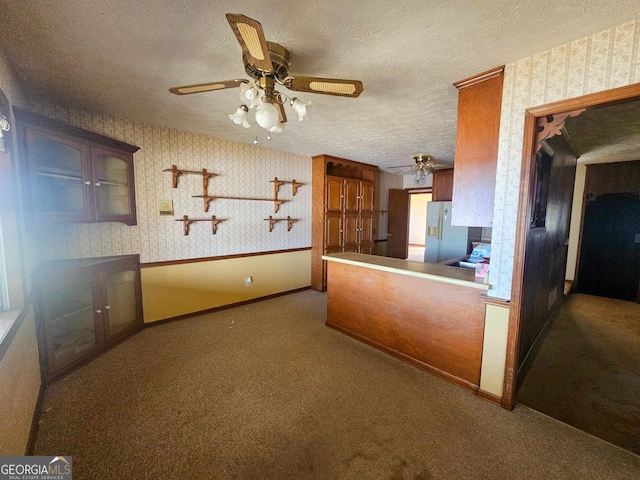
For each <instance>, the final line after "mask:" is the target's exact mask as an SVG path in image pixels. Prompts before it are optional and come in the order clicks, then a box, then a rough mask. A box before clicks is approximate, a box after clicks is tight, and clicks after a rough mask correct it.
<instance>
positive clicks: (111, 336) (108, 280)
mask: <svg viewBox="0 0 640 480" xmlns="http://www.w3.org/2000/svg"><path fill="white" fill-rule="evenodd" d="M33 291H34V306H35V312H36V325H37V331H38V347H39V351H40V360H41V366H42V369H41V370H42V375H43V379H44V381H45V382H46V383H51V382H52V381H54V380H56V379H58V378H60V377H61V376H63V375H66V374H68V373H69V372H70V371H72V370H73V369H75V368H77V367H79V366H81V365H83V364H85V363H87V362H88V361H89V360H91V359H93V358H95V357H96V356H98V355H99V354H101V353H103V352H104V351H106V350H107V349H108V348H110V347H112V346H113V345H115V344H116V343H118V342H120V341H122V340H123V339H125V338H127V337H128V336H130V335H131V334H133V333H135V332H137V331H138V330H139V329H140V328H142V327H143V321H142V296H141V295H142V294H141V286H140V267H139V257H138V255H126V256H119V257H100V258H86V259H76V260H61V261H53V262H45V263H43V264H42V265H41V266H40V267H39V268H38V269H36V271H35V272H34V274H33Z"/></svg>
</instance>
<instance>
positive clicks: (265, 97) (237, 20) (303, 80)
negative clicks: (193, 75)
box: [169, 13, 363, 132]
mask: <svg viewBox="0 0 640 480" xmlns="http://www.w3.org/2000/svg"><path fill="white" fill-rule="evenodd" d="M226 17H227V20H228V22H229V24H230V25H231V29H232V30H233V33H235V35H236V38H237V39H238V43H240V47H241V48H242V61H243V63H244V69H245V72H246V73H247V75H249V76H250V77H251V80H246V79H234V80H225V81H220V82H210V83H199V84H195V85H185V86H181V87H172V88H170V89H169V91H170V92H171V93H174V94H176V95H189V94H192V93H201V92H210V91H214V90H224V89H227V88H235V87H240V100H241V101H243V102H244V104H242V105H240V107H238V110H237V111H236V112H235V113H234V114H232V115H229V117H230V118H231V120H233V121H234V123H236V124H238V125H242V126H243V127H245V128H249V127H250V125H249V123H248V122H247V114H248V112H249V109H252V108H254V107H255V108H256V122H257V123H258V125H260V126H261V127H263V128H265V129H266V130H268V131H269V132H280V131H281V130H282V126H283V124H284V123H285V122H286V121H287V116H286V113H285V110H284V104H285V103H287V102H288V103H289V104H290V105H291V107H292V108H293V109H294V110H295V112H296V113H297V114H298V118H299V120H300V121H302V119H303V117H304V115H305V114H306V107H307V105H308V103H305V102H303V101H302V100H300V99H299V98H297V97H289V96H288V95H286V94H283V93H280V92H278V91H277V90H276V89H275V88H276V84H278V85H282V86H284V87H286V88H288V89H289V90H293V91H295V92H307V93H319V94H323V95H337V96H341V97H357V96H359V95H360V93H362V89H363V88H362V82H361V81H359V80H344V79H339V78H320V77H303V76H291V75H289V66H290V55H289V51H288V50H287V49H286V48H284V47H283V46H281V45H278V44H277V43H273V42H268V41H267V40H266V39H265V36H264V32H263V30H262V25H261V24H260V22H258V21H257V20H254V19H252V18H249V17H247V16H245V15H241V14H235V13H227V15H226Z"/></svg>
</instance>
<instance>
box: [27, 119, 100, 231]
mask: <svg viewBox="0 0 640 480" xmlns="http://www.w3.org/2000/svg"><path fill="white" fill-rule="evenodd" d="M27 148H28V149H29V155H28V157H29V164H30V171H31V178H32V181H31V198H32V203H33V205H32V207H33V211H34V213H35V214H36V215H39V216H40V217H42V218H41V219H44V220H53V219H57V220H60V219H68V220H83V219H88V218H90V215H91V205H90V202H87V195H88V192H87V189H90V188H91V181H90V179H89V178H85V177H86V176H87V175H86V173H85V172H86V161H87V157H88V148H87V146H86V145H83V144H81V143H78V142H75V141H73V140H68V139H64V138H60V137H54V136H52V135H48V134H46V133H44V132H40V131H37V130H27Z"/></svg>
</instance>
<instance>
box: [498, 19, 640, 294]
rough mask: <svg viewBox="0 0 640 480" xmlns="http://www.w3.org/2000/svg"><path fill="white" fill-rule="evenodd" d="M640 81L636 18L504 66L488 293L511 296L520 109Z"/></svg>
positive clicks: (522, 113) (639, 36) (639, 34)
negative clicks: (490, 286) (490, 285)
mask: <svg viewBox="0 0 640 480" xmlns="http://www.w3.org/2000/svg"><path fill="white" fill-rule="evenodd" d="M637 82H640V19H636V20H633V21H630V22H627V23H625V24H623V25H620V26H618V27H615V28H611V29H609V30H605V31H603V32H600V33H597V34H595V35H591V36H589V37H585V38H582V39H579V40H576V41H574V42H571V43H569V44H566V45H561V46H559V47H556V48H553V49H551V50H548V51H546V52H542V53H539V54H537V55H534V56H531V57H527V58H524V59H522V60H519V61H517V62H514V63H510V64H508V65H506V67H505V77H504V90H503V94H502V114H501V118H500V139H499V148H498V167H497V178H496V194H495V206H494V213H493V231H492V249H491V250H492V258H491V268H492V271H491V284H492V288H491V290H490V291H489V295H491V296H494V297H499V298H504V299H508V298H510V295H511V281H512V276H513V261H514V256H515V238H516V223H517V214H518V200H519V198H520V195H521V192H520V173H521V164H522V146H523V140H524V138H523V132H524V117H525V110H526V109H527V108H530V107H534V106H539V105H545V104H548V103H552V102H556V101H560V100H565V99H568V98H574V97H579V96H582V95H586V94H589V93H595V92H600V91H604V90H609V89H612V88H616V87H621V86H625V85H630V84H633V83H637Z"/></svg>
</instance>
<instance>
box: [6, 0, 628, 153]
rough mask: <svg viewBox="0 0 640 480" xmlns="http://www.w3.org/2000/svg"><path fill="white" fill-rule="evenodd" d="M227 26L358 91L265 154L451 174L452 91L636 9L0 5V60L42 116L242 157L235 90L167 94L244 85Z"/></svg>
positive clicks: (321, 103) (317, 98)
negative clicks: (358, 84) (152, 130)
mask: <svg viewBox="0 0 640 480" xmlns="http://www.w3.org/2000/svg"><path fill="white" fill-rule="evenodd" d="M225 13H243V14H245V15H248V16H250V17H252V18H255V19H257V20H258V21H260V22H261V23H262V25H263V29H264V31H265V35H266V37H267V40H270V41H274V42H277V43H280V44H281V45H283V46H285V47H286V48H287V49H289V51H290V52H291V55H292V59H291V70H290V72H291V74H292V75H310V76H319V77H334V78H348V79H359V80H362V81H363V83H364V92H363V93H362V95H361V96H360V97H359V98H357V99H351V98H341V97H332V96H327V95H314V94H302V95H300V97H302V98H303V99H304V100H307V101H311V102H312V105H311V107H310V108H309V113H308V115H307V118H306V119H305V120H304V121H303V122H298V121H297V119H296V118H294V115H293V114H290V115H289V122H288V125H287V127H286V129H285V131H284V132H282V133H280V134H274V135H273V139H272V140H270V141H267V140H266V138H265V134H266V132H265V131H264V130H262V129H258V130H259V131H258V135H259V141H260V142H261V143H262V144H263V145H264V146H268V147H271V148H275V149H278V150H283V151H288V152H294V153H298V154H301V155H307V156H311V155H316V154H320V153H328V154H332V155H336V156H340V157H345V158H350V159H353V160H359V161H363V162H367V163H373V164H377V165H380V166H392V165H404V164H408V163H411V162H412V160H411V156H412V155H413V154H415V153H419V152H426V153H430V154H432V155H433V156H434V157H435V159H436V161H437V162H441V163H442V162H444V163H450V162H453V160H454V145H455V124H456V103H457V91H456V89H455V88H454V87H453V86H452V83H453V82H455V81H457V80H460V79H463V78H467V77H470V76H473V75H475V74H478V73H481V72H483V71H486V70H489V69H491V68H494V67H496V66H499V65H503V64H507V63H510V62H513V61H515V60H518V59H520V58H524V57H527V56H529V55H532V54H535V53H538V52H542V51H544V50H547V49H549V48H552V47H555V46H558V45H562V44H564V43H567V42H570V41H573V40H576V39H579V38H582V37H584V36H587V35H590V34H593V33H596V32H599V31H601V30H604V29H606V28H610V27H613V26H616V25H619V24H622V23H624V22H626V21H628V20H631V19H633V18H636V17H638V16H640V2H638V0H617V1H612V0H586V1H582V0H563V1H558V0H556V1H545V0H539V1H520V2H514V1H512V0H496V1H488V0H485V1H479V0H469V1H461V0H458V1H456V0H448V1H426V0H415V1H414V0H404V1H402V0H400V1H396V2H389V1H388V0H371V1H368V2H364V1H362V2H353V1H351V2H346V1H344V0H323V1H322V2H316V1H313V2H311V1H308V0H298V1H296V2H294V1H291V0H289V1H282V0H272V1H270V2H256V1H255V0H254V1H244V0H236V1H233V2H230V1H214V0H211V1H187V0H182V1H180V0H171V1H169V0H137V1H130V0H65V1H64V2H62V1H54V2H52V1H50V0H30V1H28V2H25V1H18V0H0V31H2V37H1V38H2V43H1V44H0V49H2V50H3V51H4V53H5V56H6V57H7V59H8V61H9V62H10V63H11V65H12V66H13V68H14V70H15V72H16V74H17V75H18V77H19V79H20V81H21V83H22V84H23V85H24V86H25V87H26V89H27V91H29V92H33V93H35V94H41V95H46V97H47V98H49V99H50V100H53V101H54V102H57V103H61V104H64V105H69V106H73V107H77V108H81V109H84V110H89V111H95V112H99V113H104V114H107V115H113V116H119V117H124V118H127V119H131V120H134V121H138V122H144V123H152V124H156V125H162V126H167V127H171V128H176V129H183V130H188V131H192V132H198V133H203V134H206V135H212V136H215V137H220V138H225V139H229V140H233V141H237V142H241V143H251V142H252V141H253V138H254V135H255V134H256V129H255V128H251V129H243V128H241V127H239V126H236V125H234V124H233V123H232V122H231V121H230V120H229V118H228V115H229V114H230V113H233V112H234V111H235V109H236V108H237V106H238V104H239V101H238V98H237V93H236V91H235V90H223V91H218V92H209V93H200V94H195V95H188V96H175V95H172V94H170V93H169V92H168V88H169V87H172V86H177V85H187V84H193V83H202V82H208V81H221V80H230V79H234V78H246V75H245V73H244V69H243V64H242V60H241V50H240V46H239V45H238V43H237V41H236V39H235V37H234V35H233V32H232V30H231V28H230V27H229V24H228V23H227V21H226V19H225ZM282 90H283V91H284V92H285V93H290V92H287V90H286V89H285V88H284V87H282ZM250 121H251V122H252V123H254V121H253V119H251V120H250ZM254 124H255V123H254ZM591 148H594V147H591Z"/></svg>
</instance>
